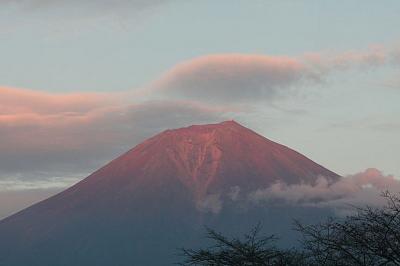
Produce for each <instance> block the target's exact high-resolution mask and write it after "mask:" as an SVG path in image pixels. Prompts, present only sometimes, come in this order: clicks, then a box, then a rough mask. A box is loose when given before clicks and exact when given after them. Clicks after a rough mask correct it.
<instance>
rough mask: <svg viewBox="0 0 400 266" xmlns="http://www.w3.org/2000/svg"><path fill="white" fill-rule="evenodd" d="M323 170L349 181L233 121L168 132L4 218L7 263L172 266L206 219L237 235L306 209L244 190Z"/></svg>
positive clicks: (0, 237)
mask: <svg viewBox="0 0 400 266" xmlns="http://www.w3.org/2000/svg"><path fill="white" fill-rule="evenodd" d="M319 176H324V177H325V178H327V179H328V180H329V181H330V182H332V183H333V182H335V181H337V180H338V179H339V178H340V176H338V175H337V174H335V173H333V172H331V171H329V170H328V169H326V168H324V167H322V166H320V165H318V164H317V163H315V162H313V161H311V160H310V159H308V158H306V157H305V156H303V155H301V154H300V153H298V152H296V151H294V150H291V149H290V148H288V147H285V146H283V145H280V144H278V143H275V142H273V141H270V140H268V139H266V138H264V137H263V136H261V135H258V134H257V133H255V132H253V131H251V130H250V129H248V128H246V127H243V126H241V125H240V124H238V123H236V122H234V121H226V122H222V123H219V124H209V125H194V126H190V127H186V128H180V129H174V130H166V131H164V132H162V133H160V134H158V135H156V136H154V137H152V138H150V139H147V140H146V141H144V142H143V143H141V144H139V145H137V146H136V147H134V148H133V149H132V150H130V151H128V152H127V153H125V154H123V155H122V156H120V157H118V158H117V159H115V160H113V161H111V162H110V163H109V164H107V165H106V166H104V167H103V168H101V169H99V170H98V171H96V172H94V173H93V174H91V175H90V176H88V177H87V178H85V179H84V180H82V181H81V182H79V183H77V184H75V185H74V186H72V187H71V188H69V189H67V190H65V191H63V192H61V193H59V194H58V195H55V196H53V197H51V198H49V199H47V200H44V201H42V202H40V203H38V204H35V205H33V206H31V207H29V208H27V209H25V210H23V211H21V212H19V213H17V214H15V215H12V216H10V217H8V218H6V219H4V220H2V221H0V265H7V266H13V265H18V266H19V265H40V266H43V265H52V266H57V265H96V266H97V265H170V264H172V263H173V262H176V261H177V258H176V257H174V254H175V253H176V250H175V248H179V247H182V246H185V247H187V246H193V245H198V244H199V243H201V241H199V239H200V237H201V234H202V233H203V231H202V227H203V225H209V226H215V227H217V228H222V229H224V230H226V231H229V232H232V233H234V232H236V231H238V230H239V231H240V230H243V228H244V229H248V228H245V227H246V226H251V225H252V224H254V223H256V222H257V221H263V222H264V223H265V224H267V225H268V229H269V231H271V232H274V231H279V230H280V229H279V228H280V225H281V223H282V224H283V223H284V222H283V221H284V220H285V219H286V221H289V220H290V219H292V215H293V214H298V215H300V216H302V215H303V216H304V213H306V212H305V210H302V209H301V208H295V209H293V208H290V209H289V208H283V207H278V208H277V207H270V208H265V207H263V208H262V207H244V205H243V201H238V200H236V198H237V195H238V194H239V192H240V195H242V198H244V197H245V195H247V194H248V193H251V192H252V191H255V190H256V189H260V188H267V187H269V186H270V185H272V184H274V183H276V182H282V183H286V184H310V185H313V184H314V183H315V181H316V179H317V178H318V177H319ZM233 196H234V197H235V198H233ZM320 215H321V213H320V212H318V211H310V210H308V211H307V215H305V216H306V218H308V219H313V217H314V216H316V217H318V216H320ZM284 230H286V231H287V228H286V229H284ZM281 231H282V230H281Z"/></svg>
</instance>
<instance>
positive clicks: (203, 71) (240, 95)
mask: <svg viewBox="0 0 400 266" xmlns="http://www.w3.org/2000/svg"><path fill="white" fill-rule="evenodd" d="M308 74H309V73H308V71H307V69H306V68H305V66H304V64H303V63H301V62H300V61H299V60H297V59H295V58H290V57H274V56H265V55H245V54H220V55H218V54H217V55H208V56H203V57H199V58H195V59H192V60H189V61H186V62H183V63H180V64H178V65H176V66H175V67H173V68H172V69H171V70H169V71H167V72H166V73H165V74H164V75H163V76H162V77H161V78H160V79H159V80H157V81H156V82H154V83H153V84H152V87H153V89H155V90H157V91H158V92H160V93H162V94H163V95H164V96H173V97H179V98H182V97H183V98H192V99H197V100H206V101H224V102H229V101H231V100H235V101H246V100H257V99H259V98H260V97H265V98H267V99H269V98H274V97H277V96H278V95H279V94H280V89H281V88H283V87H285V88H287V87H290V86H291V85H293V84H295V83H297V82H299V81H300V80H301V79H303V78H304V77H305V76H307V75H308Z"/></svg>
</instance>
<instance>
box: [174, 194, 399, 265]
mask: <svg viewBox="0 0 400 266" xmlns="http://www.w3.org/2000/svg"><path fill="white" fill-rule="evenodd" d="M383 197H384V198H385V199H386V200H387V204H386V205H385V206H384V207H381V208H372V207H369V206H367V207H362V208H355V214H354V215H350V216H347V217H346V218H343V219H334V218H330V219H328V220H327V221H325V222H323V223H319V224H315V225H303V224H302V223H300V222H299V221H295V230H297V231H298V232H300V233H301V235H302V239H301V241H300V242H301V244H302V246H301V248H300V249H298V250H296V249H291V250H282V249H279V248H277V247H276V245H275V243H276V238H275V237H274V236H267V237H261V236H259V235H260V229H261V227H260V225H258V226H256V227H255V228H254V229H253V230H252V231H251V232H250V233H249V234H247V235H245V236H244V238H243V239H238V238H233V239H229V238H227V237H225V236H223V235H222V234H220V233H217V232H215V231H214V230H211V229H207V231H208V238H210V239H211V240H213V241H214V242H215V245H213V246H211V247H209V248H207V249H200V250H191V249H183V250H182V252H183V254H182V255H183V256H184V258H185V260H184V262H183V263H181V265H203V266H206V265H209V266H223V265H230V266H236V265H237V266H244V265H252V266H258V265H260V266H265V265H287V266H291V265H299V266H301V265H321V266H324V265H326V266H330V265H335V266H347V265H349V266H350V265H362V266H370V265H400V198H399V197H398V196H396V195H392V194H390V193H389V192H385V193H383Z"/></svg>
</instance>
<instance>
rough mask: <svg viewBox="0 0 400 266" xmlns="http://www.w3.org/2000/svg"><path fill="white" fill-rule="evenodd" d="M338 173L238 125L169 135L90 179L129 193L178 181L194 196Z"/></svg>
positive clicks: (312, 179)
mask: <svg viewBox="0 0 400 266" xmlns="http://www.w3.org/2000/svg"><path fill="white" fill-rule="evenodd" d="M318 176H324V177H327V178H330V179H331V180H332V181H334V180H336V179H337V178H338V175H336V174H335V173H333V172H331V171H329V170H327V169H326V168H324V167H322V166H320V165H318V164H316V163H314V162H313V161H311V160H309V159H308V158H306V157H305V156H303V155H301V154H300V153H298V152H296V151H293V150H291V149H289V148H287V147H285V146H283V145H280V144H278V143H275V142H273V141H270V140H268V139H266V138H264V137H262V136H260V135H258V134H257V133H255V132H253V131H251V130H249V129H247V128H245V127H243V126H241V125H240V124H238V123H236V122H234V121H226V122H222V123H220V124H210V125H200V126H197V125H196V126H190V127H186V128H180V129H175V130H167V131H164V132H162V133H160V134H158V135H156V136H154V137H152V138H150V139H148V140H146V141H144V142H143V143H141V144H140V145H138V146H136V147H135V148H134V149H132V150H130V151H129V152H127V153H126V154H124V155H122V156H121V157H119V158H117V159H116V160H114V161H112V162H111V163H109V164H108V165H106V166H105V167H103V168H102V169H100V170H99V171H97V172H95V173H94V174H92V175H91V176H89V177H88V178H87V179H85V180H84V181H83V182H82V183H81V184H79V187H83V186H86V187H88V189H92V188H94V187H96V185H98V184H101V183H104V184H106V186H109V187H113V186H116V185H119V186H121V187H124V189H126V190H127V192H129V193H134V192H135V191H136V192H140V191H143V190H142V189H143V188H156V187H162V186H164V185H166V184H165V182H166V181H171V180H173V182H179V183H180V184H181V185H183V186H184V187H185V189H187V191H189V192H190V193H191V194H192V195H193V196H194V197H195V198H202V197H204V196H205V195H206V194H208V193H214V192H219V191H222V190H224V189H226V188H229V187H232V186H239V187H243V188H249V189H252V188H260V187H267V186H269V185H271V184H272V183H275V182H277V181H280V182H284V183H287V184H295V183H306V184H313V183H314V182H315V180H316V179H317V177H318Z"/></svg>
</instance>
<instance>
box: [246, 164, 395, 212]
mask: <svg viewBox="0 0 400 266" xmlns="http://www.w3.org/2000/svg"><path fill="white" fill-rule="evenodd" d="M386 190H388V191H391V192H393V193H400V180H398V179H396V178H395V177H394V176H392V175H384V174H383V173H382V172H381V171H379V170H377V169H374V168H370V169H367V170H365V171H364V172H360V173H357V174H354V175H349V176H346V177H343V178H342V179H340V180H339V181H338V182H336V183H333V184H332V183H330V182H329V181H328V180H327V179H326V178H324V177H320V178H319V179H318V180H317V182H316V183H315V184H314V185H308V184H296V185H287V184H284V183H276V184H273V185H272V186H270V187H268V188H265V189H259V190H256V191H254V192H252V193H250V194H249V196H248V197H249V200H250V201H251V202H255V203H257V204H263V203H268V204H291V205H303V206H314V207H329V208H334V209H336V210H338V211H339V212H346V211H348V210H351V209H352V208H353V207H352V205H356V206H364V205H365V204H368V205H379V204H382V203H383V200H382V198H381V197H380V194H381V193H382V192H383V191H386Z"/></svg>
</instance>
